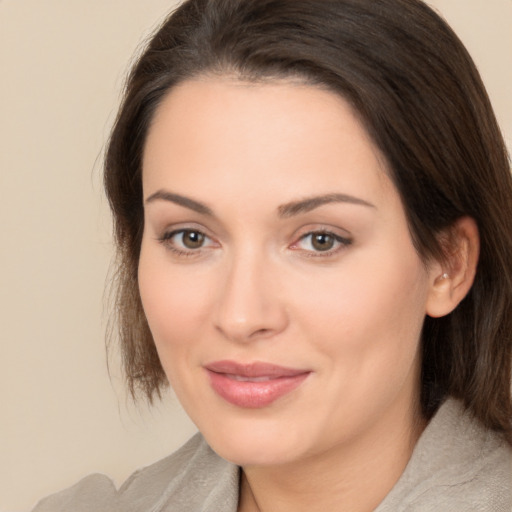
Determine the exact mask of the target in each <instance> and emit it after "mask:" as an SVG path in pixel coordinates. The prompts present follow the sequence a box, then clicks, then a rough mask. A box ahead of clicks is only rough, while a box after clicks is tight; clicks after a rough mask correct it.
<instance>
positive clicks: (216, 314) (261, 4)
mask: <svg viewBox="0 0 512 512" xmlns="http://www.w3.org/2000/svg"><path fill="white" fill-rule="evenodd" d="M105 186H106V190H107V195H108V197H109V200H110V204H111V207H112V211H113V214H114V221H115V229H116V240H117V244H118V248H119V256H120V266H119V275H118V282H117V284H118V307H119V318H118V322H119V329H120V337H121V343H122V348H123V353H124V363H125V369H126V372H127V382H128V385H129V387H130V390H131V392H132V394H133V395H134V396H136V395H137V394H139V393H141V394H142V395H143V396H146V397H147V398H148V399H149V400H150V401H151V400H152V399H154V397H155V396H158V395H159V393H160V390H161V389H162V388H163V387H164V386H165V385H166V384H167V382H168V381H169V382H170V385H171V386H172V387H173V389H174V390H175V392H176V394H177V396H178V397H179V399H180V401H181V402H182V404H183V406H184V408H185V410H186V411H187V413H188V414H189V415H190V417H191V418H192V420H193V421H194V422H195V424H196V425H197V427H198V429H199V431H200V432H201V434H199V435H198V436H196V437H194V438H193V439H192V440H191V441H190V442H189V443H188V444H187V445H185V446H184V447H183V448H182V449H181V450H180V451H178V452H177V453H176V454H174V455H172V456H170V457H169V458H167V459H164V460H163V461H161V462H159V463H157V464H155V465H154V466H150V467H149V468H146V469H143V470H141V471H140V472H138V473H136V474H135V475H133V476H132V477H131V478H130V479H129V480H128V481H127V482H126V483H125V484H124V485H123V486H122V488H121V489H120V490H119V491H116V490H115V489H114V488H113V487H112V485H111V483H110V482H109V481H107V480H106V479H104V478H101V477H89V478H88V479H86V480H84V481H82V482H81V483H79V484H77V486H75V487H74V488H71V489H70V490H68V491H64V493H61V494H60V495H56V496H54V497H51V498H48V499H47V500H46V501H43V502H42V503H41V504H40V505H39V507H37V508H36V510H37V512H40V511H44V510H59V507H60V509H64V508H66V507H69V506H70V503H72V504H73V507H74V508H73V510H80V507H84V510H85V509H88V510H90V509H91V507H95V510H99V509H101V507H103V508H104V509H105V510H114V509H115V508H116V507H119V510H123V511H126V510H154V511H157V510H158V511H164V510H165V511H168V510H180V511H189V510H190V511H196V510H204V511H206V510H227V511H239V512H250V511H269V510H272V511H287V510H294V511H297V510H351V511H369V510H377V511H379V512H383V511H396V510H431V509H432V510H433V509H434V508H435V509H436V510H447V511H448V510H500V511H501V510H503V511H505V510H507V511H508V510H510V508H511V506H512V496H511V487H510V482H511V476H512V475H511V469H510V457H511V448H510V446H511V444H512V428H511V417H512V412H511V399H510V361H511V345H510V335H509V332H510V331H511V327H512V326H511V325H510V324H511V322H512V320H511V318H512V315H510V309H511V292H512V275H511V266H510V263H509V262H510V261H511V257H512V237H511V234H512V233H511V228H510V226H511V225H512V211H511V205H512V186H511V178H510V173H509V162H508V157H507V153H506V150H505V146H504V143H503V140H502V137H501V135H500V132H499V129H498V127H497V124H496V121H495V118H494V115H493V113H492V109H491V107H490V104H489V101H488V98H487V95H486V93H485V90H484V88H483V85H482V83H481V81H480V78H479V76H478V73H477V71H476V69H475V67H474V65H473V63H472V61H471V59H470V57H469V55H468V54H467V52H466V51H465V49H464V48H463V46H462V44H461V43H460V41H459V40H458V39H457V38H456V36H455V35H454V34H453V32H452V31H451V30H450V29H449V28H448V27H447V25H446V24H445V23H444V22H443V21H442V20H441V19H440V18H439V17H438V16H437V15H436V14H435V13H433V12H432V11H431V10H430V9H429V8H428V7H427V6H426V5H425V4H423V3H422V2H420V1H419V0H381V1H379V2H373V1H361V0H326V1H323V2H318V1H314V0H294V1H293V2H289V1H286V0H247V1H244V2H240V1H239V0H210V1H207V0H189V1H187V2H185V3H184V4H182V5H181V7H180V8H179V9H178V10H177V11H176V12H175V13H173V14H172V15H171V16H170V17H169V19H168V20H167V21H166V22H165V23H164V24H163V26H162V28H161V29H160V30H159V31H158V32H157V33H156V34H155V36H154V37H153V38H152V40H151V41H150V43H149V45H148V48H147V49H146V51H145V52H144V53H143V55H142V56H141V57H140V59H139V61H138V63H137V64H136V65H135V67H134V69H133V71H132V73H131V75H130V77H129V80H128V85H127V90H126V95H125V99H124V102H123V104H122V106H121V109H120V112H119V116H118V119H117V121H116V125H115V127H114V130H113V133H112V137H111V140H110V143H109V147H108V151H107V156H106V162H105Z"/></svg>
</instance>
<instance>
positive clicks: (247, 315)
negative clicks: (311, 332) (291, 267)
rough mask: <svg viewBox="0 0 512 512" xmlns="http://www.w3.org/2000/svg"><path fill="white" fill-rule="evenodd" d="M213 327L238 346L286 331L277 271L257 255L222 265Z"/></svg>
mask: <svg viewBox="0 0 512 512" xmlns="http://www.w3.org/2000/svg"><path fill="white" fill-rule="evenodd" d="M226 267H227V268H226V271H225V274H224V277H223V279H222V286H221V289H220V290H219V298H218V302H217V307H216V312H215V319H214V321H215V327H216V329H217V330H218V331H220V332H221V333H222V335H223V336H224V337H225V338H227V339H229V340H231V341H235V342H238V343H244V342H249V341H253V340H257V339H264V338H271V337H273V336H275V335H276V334H279V333H280V332H282V331H283V330H285V329H286V327H287V325H288V321H289V320H288V313H287V310H286V305H285V303H284V300H283V297H282V287H281V286H280V281H281V280H280V279H279V269H278V268H275V267H274V266H272V265H271V264H270V263H269V262H268V261H265V259H264V258H262V257H258V256H257V255H254V254H252V255H248V254H247V253H246V254H245V255H240V256H239V257H238V258H236V259H233V261H231V262H230V263H229V264H227V265H226Z"/></svg>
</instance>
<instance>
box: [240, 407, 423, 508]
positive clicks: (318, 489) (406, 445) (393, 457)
mask: <svg viewBox="0 0 512 512" xmlns="http://www.w3.org/2000/svg"><path fill="white" fill-rule="evenodd" d="M390 416H391V420H390V421H389V422H387V423H386V422H385V423H384V424H382V423H379V425H378V426H375V427H374V428H370V429H369V430H368V431H366V432H364V434H362V435H360V436H358V438H357V439H352V440H351V441H350V442H347V443H345V444H340V445H339V446H336V447H334V448H332V449H330V450H329V451H328V452H326V453H319V454H315V455H312V456H310V457H308V458H304V459H302V460H300V461H293V462H292V463H290V464H283V465H279V466H251V467H244V468H243V472H242V479H241V486H240V503H239V508H238V510H239V512H268V511H272V512H289V511H290V512H291V511H293V512H302V511H304V512H305V511H308V512H314V511H325V510H350V511H353V512H370V511H372V510H374V509H375V508H376V507H377V506H378V505H379V503H380V502H381V501H382V500H383V499H384V498H385V496H386V495H387V494H388V493H389V491H390V490H391V488H392V487H393V486H394V485H395V483H396V482H397V481H398V479H399V478H400V476H401V474H402V472H403V470H404V469H405V466H406V465H407V462H408V461H409V459H410V456H411V454H412V450H413V448H414V445H415V444H416V441H417V440H418V438H419V436H420V435H421V432H422V431H423V429H424V427H425V422H424V421H423V420H422V419H419V418H420V416H419V413H418V412H417V410H416V408H415V409H414V410H409V411H408V412H407V415H406V416H407V417H402V418H400V420H401V421H398V422H397V417H396V414H395V415H394V416H393V414H391V415H390Z"/></svg>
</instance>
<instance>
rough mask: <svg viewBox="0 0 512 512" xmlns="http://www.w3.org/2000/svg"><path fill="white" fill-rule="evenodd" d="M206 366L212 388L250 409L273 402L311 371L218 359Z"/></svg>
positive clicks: (237, 404)
mask: <svg viewBox="0 0 512 512" xmlns="http://www.w3.org/2000/svg"><path fill="white" fill-rule="evenodd" d="M204 368H205V370H206V371H207V373H208V376H209V378H210V384H211V386H212V388H213V390H214V391H215V392H216V393H217V394H218V395H219V396H220V397H221V398H223V399H224V400H226V401H227V402H229V403H230V404H232V405H236V406H237V407H243V408H247V409H258V408H262V407H266V406H268V405H270V404H272V403H273V402H275V401H276V400H278V399H279V398H281V397H283V396H285V395H287V394H288V393H291V392H292V391H293V390H295V389H296V388H297V387H299V386H300V385H301V384H302V383H303V382H304V380H305V379H306V378H307V377H308V376H309V375H310V373H311V371H310V370H303V369H296V368H287V367H284V366H278V365H274V364H270V363H262V362H255V363H250V364H241V363H237V362H235V361H216V362H213V363H209V364H207V365H205V367H204Z"/></svg>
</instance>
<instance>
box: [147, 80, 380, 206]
mask: <svg viewBox="0 0 512 512" xmlns="http://www.w3.org/2000/svg"><path fill="white" fill-rule="evenodd" d="M143 182H144V189H145V195H146V196H147V195H148V194H149V193H152V192H155V191H156V190H157V189H158V188H162V187H165V188H170V189H172V190H173V191H175V192H178V193H179V192H187V193H188V192H190V190H195V191H197V193H199V194H203V193H207V192H208V191H211V189H212V187H213V186H215V189H216V190H222V191H224V192H226V193H228V192H229V191H232V194H236V195H240V193H241V191H244V192H247V194H248V195H254V194H258V193H259V194H261V193H263V194H266V195H268V194H277V193H281V195H282V194H283V193H284V192H285V191H286V193H287V194H289V195H290V196H293V195H294V194H295V195H299V196H300V195H305V194H307V195H310V194H313V193H326V192H331V191H332V190H333V189H338V190H337V191H340V192H345V193H355V192H357V193H358V194H359V195H363V196H364V195H368V194H369V195H373V196H375V195H381V194H382V193H383V189H384V188H388V187H389V186H390V180H389V178H388V177H387V172H386V166H385V161H384V158H383V157H382V155H381V154H380V152H379V151H378V150H377V148H376V147H375V145H374V144H373V143H372V141H371V140H370V138H369V135H368V134H367V132H366V130H365V129H364V127H363V125H362V123H361V122H360V121H359V119H358V117H357V115H356V114H355V113H354V111H353V109H352V108H351V107H350V105H349V104H348V103H347V102H346V101H345V100H344V99H343V98H341V97H340V96H338V95H336V94H334V93H333V92H330V91H328V90H325V89H322V88H320V87H316V86H311V85H304V84H299V83H296V82H290V81H279V82H265V83H256V84H255V83H247V82H242V81H239V80H235V79H229V78H215V79H213V78H204V79H201V80H193V81H187V82H184V83H182V84H180V85H178V86H176V87H175V88H174V89H172V90H171V91H170V93H169V94H168V95H167V96H166V98H165V99H164V100H163V102H162V104H161V105H160V106H159V108H158V109H157V112H156V114H155V117H154V119H153V122H152V125H151V127H150V130H149V133H148V137H147V141H146V146H145V151H144V158H143ZM177 189H185V190H177ZM363 198H364V197H363Z"/></svg>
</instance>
